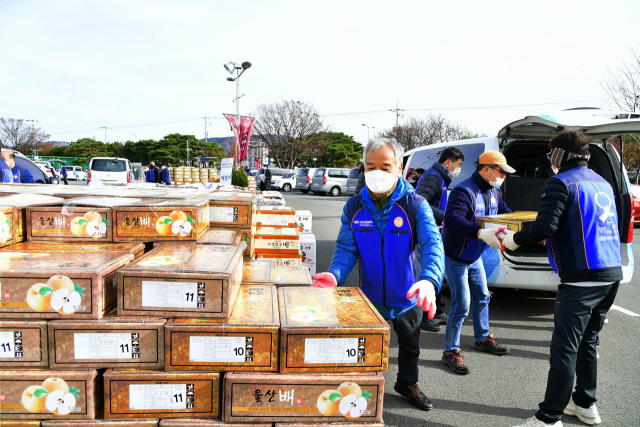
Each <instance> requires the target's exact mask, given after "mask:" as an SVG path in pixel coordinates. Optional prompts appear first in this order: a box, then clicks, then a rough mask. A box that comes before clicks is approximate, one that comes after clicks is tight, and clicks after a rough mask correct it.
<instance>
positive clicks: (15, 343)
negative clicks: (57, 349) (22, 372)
mask: <svg viewBox="0 0 640 427" xmlns="http://www.w3.org/2000/svg"><path fill="white" fill-rule="evenodd" d="M0 347H2V352H1V353H0V369H7V368H48V367H49V348H48V339H47V321H46V320H0Z"/></svg>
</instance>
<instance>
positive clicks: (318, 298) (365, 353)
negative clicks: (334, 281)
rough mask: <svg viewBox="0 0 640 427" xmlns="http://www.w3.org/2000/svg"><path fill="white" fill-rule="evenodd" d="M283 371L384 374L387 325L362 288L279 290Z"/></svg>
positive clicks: (286, 288) (387, 351)
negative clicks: (379, 372) (368, 372)
mask: <svg viewBox="0 0 640 427" xmlns="http://www.w3.org/2000/svg"><path fill="white" fill-rule="evenodd" d="M278 300H279V303H280V337H281V338H280V372H355V371H385V370H387V367H388V366H389V325H388V324H387V322H386V320H385V319H384V318H383V317H382V316H381V315H380V313H378V311H377V310H376V309H375V308H374V306H373V304H371V302H370V301H369V300H368V299H367V297H366V296H365V295H364V293H363V292H362V291H361V290H360V289H359V288H342V287H341V288H312V287H282V288H278Z"/></svg>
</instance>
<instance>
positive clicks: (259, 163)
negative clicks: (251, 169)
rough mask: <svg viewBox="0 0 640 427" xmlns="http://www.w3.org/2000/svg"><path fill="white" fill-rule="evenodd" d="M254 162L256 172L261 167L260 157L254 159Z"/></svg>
mask: <svg viewBox="0 0 640 427" xmlns="http://www.w3.org/2000/svg"><path fill="white" fill-rule="evenodd" d="M255 161H256V170H258V169H260V167H261V166H262V157H256V158H255Z"/></svg>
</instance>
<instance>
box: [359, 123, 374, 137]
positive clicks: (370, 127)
mask: <svg viewBox="0 0 640 427" xmlns="http://www.w3.org/2000/svg"><path fill="white" fill-rule="evenodd" d="M362 126H364V127H366V128H367V142H369V141H370V139H369V130H370V129H375V128H376V127H375V126H367V125H365V124H364V123H363V124H362Z"/></svg>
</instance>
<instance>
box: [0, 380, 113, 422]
mask: <svg viewBox="0 0 640 427" xmlns="http://www.w3.org/2000/svg"><path fill="white" fill-rule="evenodd" d="M100 381H101V377H100V376H99V375H98V372H97V371H95V370H87V369H85V370H80V371H49V370H44V369H30V370H29V369H25V370H20V369H12V370H3V371H0V390H1V393H2V394H1V395H2V396H4V400H2V401H0V413H2V419H3V420H5V419H7V420H11V419H14V420H15V419H19V420H52V419H56V420H64V419H76V420H92V419H95V418H96V414H97V413H98V408H99V402H100V395H101V392H100V391H101V390H100V388H101V382H100Z"/></svg>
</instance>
